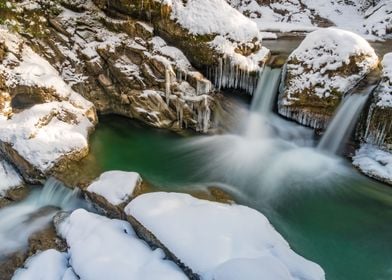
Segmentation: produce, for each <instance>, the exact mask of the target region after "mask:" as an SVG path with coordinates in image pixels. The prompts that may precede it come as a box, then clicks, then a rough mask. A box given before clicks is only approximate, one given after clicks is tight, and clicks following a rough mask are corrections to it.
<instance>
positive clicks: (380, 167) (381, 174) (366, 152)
mask: <svg viewBox="0 0 392 280" xmlns="http://www.w3.org/2000/svg"><path fill="white" fill-rule="evenodd" d="M353 164H354V165H355V166H357V167H358V168H359V169H360V170H361V171H362V172H363V173H365V174H367V175H369V176H371V177H375V178H378V179H381V180H383V181H386V182H389V183H392V154H391V153H389V152H386V151H383V150H380V149H379V148H377V147H376V146H373V145H371V144H362V145H361V147H360V148H359V149H358V150H357V151H356V153H355V156H354V157H353Z"/></svg>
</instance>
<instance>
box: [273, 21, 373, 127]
mask: <svg viewBox="0 0 392 280" xmlns="http://www.w3.org/2000/svg"><path fill="white" fill-rule="evenodd" d="M377 65H378V57H377V55H376V53H375V52H374V50H373V48H372V47H371V46H370V45H369V43H368V42H367V41H366V40H365V39H363V38H362V37H360V36H359V35H356V34H354V33H352V32H349V31H345V30H340V29H337V28H326V29H319V30H317V31H314V32H312V33H310V34H309V35H308V36H306V38H305V39H304V40H303V42H302V43H301V44H300V46H299V47H298V48H297V49H295V50H294V51H293V52H292V54H291V55H290V56H289V58H288V61H287V64H286V69H285V77H284V89H283V91H281V94H280V96H279V113H280V114H282V115H285V116H286V117H289V118H294V119H296V120H297V121H299V122H303V121H304V120H305V121H306V123H304V124H305V125H309V126H313V127H316V128H325V125H326V124H327V122H328V119H329V118H330V116H331V115H332V114H333V112H334V110H335V109H336V107H337V106H338V105H339V102H340V100H341V98H342V96H343V95H344V93H346V92H347V91H348V90H350V89H351V88H353V87H354V86H355V85H356V84H357V83H358V82H359V81H360V80H361V79H362V78H363V77H364V76H365V75H366V74H368V73H369V72H371V71H372V70H373V69H374V68H376V67H377ZM299 108H300V109H299ZM301 114H305V117H301V118H299V116H300V115H301ZM307 114H308V115H307ZM312 114H313V115H320V116H319V117H318V118H320V119H322V120H320V122H319V123H317V121H316V122H315V121H314V118H313V119H312ZM314 124H316V126H314Z"/></svg>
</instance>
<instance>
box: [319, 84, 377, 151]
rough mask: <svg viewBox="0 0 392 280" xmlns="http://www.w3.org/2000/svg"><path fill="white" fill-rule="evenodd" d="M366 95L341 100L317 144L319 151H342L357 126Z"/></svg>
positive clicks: (353, 95) (356, 95)
mask: <svg viewBox="0 0 392 280" xmlns="http://www.w3.org/2000/svg"><path fill="white" fill-rule="evenodd" d="M373 88H374V87H372V88H371V90H372V89H373ZM368 93H369V92H367V93H366V94H352V95H350V96H349V97H346V99H345V100H343V103H342V104H341V106H339V108H338V109H337V113H336V115H335V116H334V117H333V119H332V122H331V123H330V124H329V125H328V129H327V131H326V132H325V133H324V135H323V137H322V138H321V140H320V143H319V144H318V148H319V149H320V150H324V151H326V152H329V153H332V154H337V153H338V152H339V151H340V150H341V149H342V147H343V146H344V144H345V143H346V141H347V138H348V136H349V135H350V134H351V132H352V131H353V129H354V127H355V125H356V124H357V120H358V118H359V115H360V114H361V112H362V109H363V107H364V105H365V102H366V100H367V99H368V97H369V95H368Z"/></svg>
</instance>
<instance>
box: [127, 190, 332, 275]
mask: <svg viewBox="0 0 392 280" xmlns="http://www.w3.org/2000/svg"><path fill="white" fill-rule="evenodd" d="M125 211H126V213H127V214H128V215H130V216H129V219H130V221H131V223H132V224H133V225H134V227H135V230H137V232H138V234H139V235H140V236H142V237H143V238H145V239H146V240H147V241H148V242H149V243H151V244H152V246H158V247H161V248H162V249H164V250H165V252H166V254H167V255H168V256H170V257H171V258H172V259H173V260H174V261H176V263H177V264H178V265H179V266H180V267H181V268H182V269H183V270H184V271H186V272H187V275H188V276H189V277H190V278H192V279H222V280H226V279H260V277H261V278H263V277H265V276H266V275H267V276H268V279H325V276H324V272H323V270H322V269H321V268H320V267H319V266H318V265H317V264H315V263H312V262H310V261H307V260H305V259H304V258H302V257H301V256H299V255H297V254H296V253H295V252H293V251H292V250H291V249H290V247H289V245H288V244H287V242H286V241H285V240H284V239H283V238H282V237H281V236H280V235H279V233H277V232H276V231H275V229H274V228H273V227H272V226H271V224H270V223H269V222H268V220H267V219H266V218H265V217H264V216H263V215H262V214H261V213H259V212H257V211H255V210H253V209H250V208H248V207H245V206H240V205H228V204H222V203H218V202H211V201H206V200H200V199H197V198H194V197H192V196H190V195H187V194H179V193H162V192H158V193H149V194H144V195H141V196H138V197H137V198H135V199H134V200H132V201H131V202H130V203H129V204H128V206H127V207H126V209H125ZM195 244H197V246H195ZM233 273H234V274H233ZM230 277H231V278H230Z"/></svg>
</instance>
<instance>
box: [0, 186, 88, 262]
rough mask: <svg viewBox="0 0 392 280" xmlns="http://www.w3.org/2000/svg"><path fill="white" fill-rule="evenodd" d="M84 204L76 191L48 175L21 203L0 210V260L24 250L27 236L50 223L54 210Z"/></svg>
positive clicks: (74, 207)
mask: <svg viewBox="0 0 392 280" xmlns="http://www.w3.org/2000/svg"><path fill="white" fill-rule="evenodd" d="M84 205H85V202H83V201H82V200H81V199H80V198H79V197H78V193H77V192H76V191H72V190H70V189H68V188H66V187H65V186H64V185H63V184H62V183H61V182H59V181H57V180H55V179H53V178H51V179H49V180H48V181H47V182H46V183H45V185H44V187H43V188H37V189H35V190H34V191H32V193H31V194H30V195H29V196H28V197H27V198H26V199H25V200H23V201H22V202H19V203H16V204H14V205H11V206H8V207H6V208H3V209H0V260H1V259H3V258H5V257H7V256H8V255H10V254H12V253H14V252H17V251H20V250H23V249H24V248H25V247H26V246H27V244H28V238H29V237H30V236H31V235H32V234H33V233H35V232H37V231H39V230H41V229H42V228H44V227H45V226H47V225H49V223H50V222H51V221H52V219H53V217H54V215H55V214H56V213H57V211H59V210H72V209H76V208H79V207H82V206H84Z"/></svg>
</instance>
